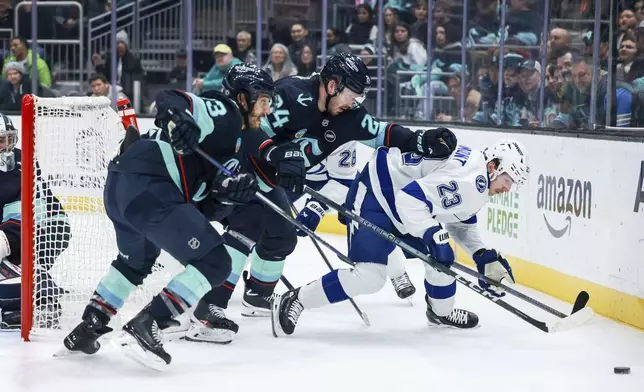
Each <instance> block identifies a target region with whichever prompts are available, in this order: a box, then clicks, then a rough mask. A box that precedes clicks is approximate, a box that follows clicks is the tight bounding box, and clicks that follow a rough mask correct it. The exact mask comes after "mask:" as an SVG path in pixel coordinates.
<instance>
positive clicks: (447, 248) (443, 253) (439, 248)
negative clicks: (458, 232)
mask: <svg viewBox="0 0 644 392" xmlns="http://www.w3.org/2000/svg"><path fill="white" fill-rule="evenodd" d="M423 242H424V243H425V245H427V248H429V255H430V256H431V257H433V258H434V259H436V261H438V262H439V263H441V264H443V265H444V266H446V267H451V266H452V264H454V260H455V257H454V249H452V246H451V245H450V243H449V233H448V232H447V230H445V229H443V227H442V226H441V225H438V226H433V227H430V228H429V229H427V231H426V232H425V234H424V235H423Z"/></svg>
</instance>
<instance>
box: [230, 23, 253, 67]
mask: <svg viewBox="0 0 644 392" xmlns="http://www.w3.org/2000/svg"><path fill="white" fill-rule="evenodd" d="M252 46H253V45H252V42H251V35H250V33H249V32H248V31H240V32H239V33H237V50H236V52H235V57H237V58H238V59H239V60H240V61H241V62H242V63H247V64H257V55H256V54H255V49H253V48H252Z"/></svg>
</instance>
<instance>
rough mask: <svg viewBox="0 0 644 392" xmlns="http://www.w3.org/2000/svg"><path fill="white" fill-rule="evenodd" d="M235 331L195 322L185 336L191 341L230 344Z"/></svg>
mask: <svg viewBox="0 0 644 392" xmlns="http://www.w3.org/2000/svg"><path fill="white" fill-rule="evenodd" d="M233 336H234V333H233V332H232V331H229V330H223V329H210V328H206V327H202V326H199V325H198V324H196V323H195V324H193V325H191V326H190V329H188V331H187V332H186V333H185V334H184V336H183V338H184V339H185V340H187V341H189V342H197V343H212V344H230V343H231V342H232V341H233Z"/></svg>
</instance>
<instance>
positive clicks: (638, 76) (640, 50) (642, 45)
mask: <svg viewBox="0 0 644 392" xmlns="http://www.w3.org/2000/svg"><path fill="white" fill-rule="evenodd" d="M633 35H634V36H635V46H636V48H637V56H636V57H635V59H634V60H633V64H632V65H631V69H630V71H629V72H628V74H627V75H626V80H625V81H626V82H627V83H630V84H631V86H632V87H633V92H634V93H637V94H638V99H639V98H640V96H641V98H644V27H636V28H635V29H633ZM643 103H644V102H643ZM642 106H643V107H642V108H641V110H644V105H642ZM638 109H639V108H638ZM637 120H638V124H641V121H644V115H638V118H637ZM638 126H640V125H638Z"/></svg>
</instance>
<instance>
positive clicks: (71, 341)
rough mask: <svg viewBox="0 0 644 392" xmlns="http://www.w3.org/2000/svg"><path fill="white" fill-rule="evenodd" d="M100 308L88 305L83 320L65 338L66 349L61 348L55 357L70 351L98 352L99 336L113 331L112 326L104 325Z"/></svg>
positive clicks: (90, 353) (88, 353) (89, 353)
mask: <svg viewBox="0 0 644 392" xmlns="http://www.w3.org/2000/svg"><path fill="white" fill-rule="evenodd" d="M98 312H100V311H99V310H98V309H93V308H92V307H90V306H88V307H87V308H86V310H85V313H84V314H83V321H81V323H80V324H78V325H77V326H76V328H74V329H73V330H72V331H71V332H70V333H69V335H67V336H66V337H65V339H64V340H63V345H64V346H65V349H63V350H60V351H59V352H57V353H56V354H54V356H55V357H59V356H65V355H67V354H70V353H84V354H87V355H92V354H96V352H98V350H100V348H101V344H100V343H99V342H98V338H100V337H101V336H103V335H105V334H106V333H110V332H112V328H110V327H108V326H107V325H104V323H103V321H102V320H101V318H100V317H99V316H98V314H97V313H98Z"/></svg>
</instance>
